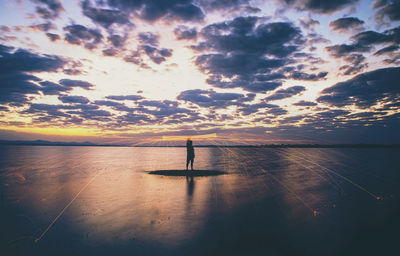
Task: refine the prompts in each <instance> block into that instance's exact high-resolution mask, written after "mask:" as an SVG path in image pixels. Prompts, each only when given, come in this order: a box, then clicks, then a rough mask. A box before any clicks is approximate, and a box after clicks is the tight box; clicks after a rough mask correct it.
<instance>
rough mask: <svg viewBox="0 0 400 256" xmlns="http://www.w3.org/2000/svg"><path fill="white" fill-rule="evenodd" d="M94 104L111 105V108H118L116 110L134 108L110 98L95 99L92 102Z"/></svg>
mask: <svg viewBox="0 0 400 256" xmlns="http://www.w3.org/2000/svg"><path fill="white" fill-rule="evenodd" d="M94 104H95V105H98V106H107V107H111V108H113V109H115V110H118V111H125V112H132V111H133V110H134V109H133V108H130V107H127V106H126V105H125V104H123V103H120V102H115V101H112V100H96V101H95V102H94Z"/></svg>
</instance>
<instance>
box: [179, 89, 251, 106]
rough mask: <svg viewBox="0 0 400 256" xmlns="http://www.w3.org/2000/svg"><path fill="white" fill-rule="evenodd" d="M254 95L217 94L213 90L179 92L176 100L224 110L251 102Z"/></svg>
mask: <svg viewBox="0 0 400 256" xmlns="http://www.w3.org/2000/svg"><path fill="white" fill-rule="evenodd" d="M254 97H255V94H253V93H250V94H247V95H244V94H240V93H218V92H215V91H214V90H201V89H195V90H187V91H183V92H181V93H180V94H179V95H178V97H177V99H178V100H183V101H187V102H191V103H194V104H196V105H198V106H201V107H206V108H208V107H214V108H224V107H228V106H231V105H242V104H243V103H244V102H247V101H252V100H253V99H254Z"/></svg>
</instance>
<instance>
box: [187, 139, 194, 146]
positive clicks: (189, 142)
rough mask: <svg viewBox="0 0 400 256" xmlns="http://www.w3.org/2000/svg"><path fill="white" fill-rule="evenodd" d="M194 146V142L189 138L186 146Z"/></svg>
mask: <svg viewBox="0 0 400 256" xmlns="http://www.w3.org/2000/svg"><path fill="white" fill-rule="evenodd" d="M192 144H193V142H192V140H191V139H190V138H188V139H187V141H186V145H188V146H191V145H192Z"/></svg>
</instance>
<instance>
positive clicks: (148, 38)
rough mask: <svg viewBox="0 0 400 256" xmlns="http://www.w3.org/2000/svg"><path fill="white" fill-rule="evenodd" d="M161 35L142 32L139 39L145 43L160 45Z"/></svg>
mask: <svg viewBox="0 0 400 256" xmlns="http://www.w3.org/2000/svg"><path fill="white" fill-rule="evenodd" d="M158 38H159V36H158V35H156V34H154V33H151V32H141V33H139V34H138V40H139V42H140V43H142V44H143V45H151V46H158Z"/></svg>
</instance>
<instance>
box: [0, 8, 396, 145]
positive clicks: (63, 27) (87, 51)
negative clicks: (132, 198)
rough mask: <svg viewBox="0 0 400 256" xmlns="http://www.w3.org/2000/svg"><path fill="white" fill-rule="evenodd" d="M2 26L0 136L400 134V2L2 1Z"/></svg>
mask: <svg viewBox="0 0 400 256" xmlns="http://www.w3.org/2000/svg"><path fill="white" fill-rule="evenodd" d="M0 21H1V23H0V24H1V26H0V90H1V91H0V139H10V140H15V139H24V140H25V139H29V140H30V139H47V140H58V141H92V142H102V143H131V144H140V143H145V144H151V143H153V144H157V143H158V144H160V143H161V144H162V143H164V144H165V143H167V144H168V143H174V142H173V141H176V140H180V139H181V138H186V136H192V137H193V138H195V139H197V140H198V143H207V144H210V143H217V144H232V143H234V144H235V143H243V144H260V143H394V142H395V143H399V142H400V136H399V133H398V128H399V127H400V125H399V124H400V120H399V116H400V115H399V113H400V111H399V101H400V82H399V81H400V50H399V49H400V48H399V43H400V1H398V0H388V1H385V0H375V1H372V0H371V1H362V0H336V1H322V0H268V1H251V0H249V1H247V0H168V1H166V0H85V1H78V0H77V1H61V0H30V1H29V0H26V1H22V0H19V1H11V0H1V1H0ZM196 136H197V137H196Z"/></svg>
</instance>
